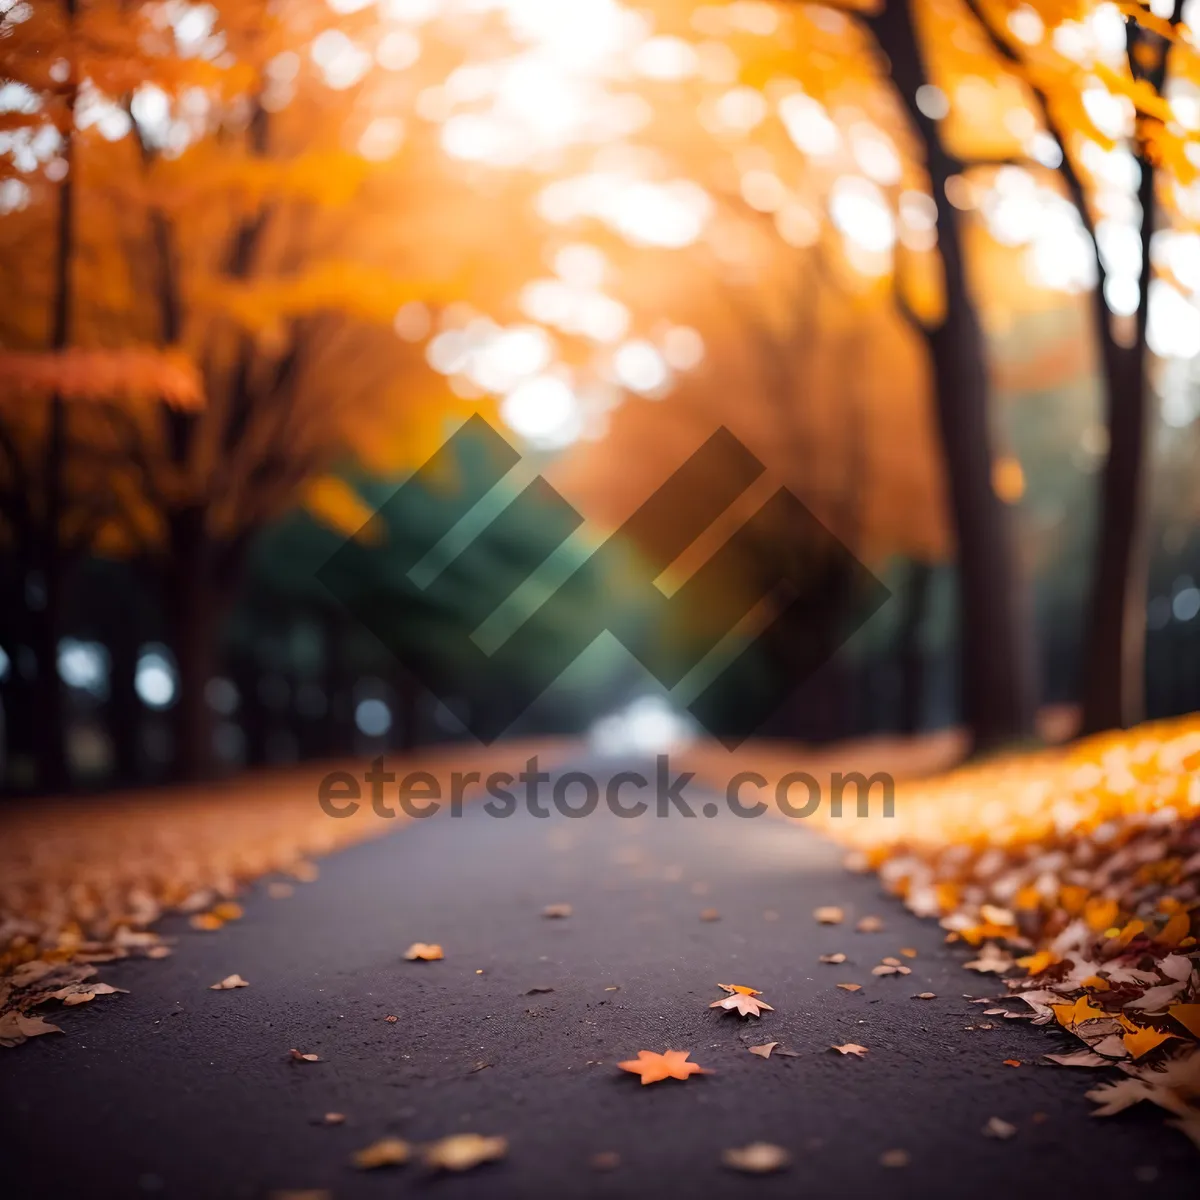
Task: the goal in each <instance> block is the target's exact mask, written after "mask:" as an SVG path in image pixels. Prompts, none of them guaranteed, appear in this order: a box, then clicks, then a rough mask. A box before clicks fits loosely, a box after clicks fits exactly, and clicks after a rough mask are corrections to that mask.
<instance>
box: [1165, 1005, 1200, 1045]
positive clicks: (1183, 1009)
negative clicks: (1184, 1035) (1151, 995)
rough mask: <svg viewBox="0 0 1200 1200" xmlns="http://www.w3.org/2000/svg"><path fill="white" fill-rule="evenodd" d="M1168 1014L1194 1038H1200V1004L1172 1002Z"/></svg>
mask: <svg viewBox="0 0 1200 1200" xmlns="http://www.w3.org/2000/svg"><path fill="white" fill-rule="evenodd" d="M1167 1015H1168V1016H1170V1017H1173V1018H1174V1019H1175V1020H1176V1021H1178V1022H1179V1024H1180V1025H1182V1026H1183V1027H1184V1029H1186V1030H1187V1031H1188V1033H1190V1034H1191V1035H1192V1037H1194V1038H1200V1004H1172V1005H1171V1007H1170V1008H1168V1009H1167Z"/></svg>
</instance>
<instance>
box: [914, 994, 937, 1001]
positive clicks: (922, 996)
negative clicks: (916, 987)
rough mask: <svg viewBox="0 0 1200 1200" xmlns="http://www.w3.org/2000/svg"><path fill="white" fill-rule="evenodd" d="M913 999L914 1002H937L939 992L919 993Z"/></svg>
mask: <svg viewBox="0 0 1200 1200" xmlns="http://www.w3.org/2000/svg"><path fill="white" fill-rule="evenodd" d="M913 999H914V1000H936V999H937V992H918V993H917V994H916V995H915V996H914V997H913Z"/></svg>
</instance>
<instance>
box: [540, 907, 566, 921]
mask: <svg viewBox="0 0 1200 1200" xmlns="http://www.w3.org/2000/svg"><path fill="white" fill-rule="evenodd" d="M573 911H574V910H573V909H572V908H571V906H570V905H569V904H547V905H546V907H545V908H543V909H542V916H543V917H550V918H552V919H553V918H558V919H561V918H563V917H569V916H570V915H571V913H572V912H573Z"/></svg>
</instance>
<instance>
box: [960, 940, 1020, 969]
mask: <svg viewBox="0 0 1200 1200" xmlns="http://www.w3.org/2000/svg"><path fill="white" fill-rule="evenodd" d="M963 966H964V967H966V969H967V970H968V971H978V972H979V974H981V975H1003V974H1004V973H1005V972H1006V971H1011V970H1012V968H1013V966H1014V962H1013V956H1012V955H1011V954H1009V953H1008V951H1006V950H1001V949H1000V947H999V946H997V945H996V943H995V942H984V944H983V949H982V950H980V952H979V957H978V958H976V959H973V960H972V961H971V962H969V963H963Z"/></svg>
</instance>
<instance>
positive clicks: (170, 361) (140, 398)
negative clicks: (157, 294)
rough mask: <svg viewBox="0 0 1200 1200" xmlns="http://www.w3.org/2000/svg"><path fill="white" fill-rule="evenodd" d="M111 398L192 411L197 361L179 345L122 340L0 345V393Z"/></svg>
mask: <svg viewBox="0 0 1200 1200" xmlns="http://www.w3.org/2000/svg"><path fill="white" fill-rule="evenodd" d="M52 395H57V396H59V397H61V398H62V399H64V400H72V401H93V402H97V403H103V404H112V403H120V402H124V403H132V404H145V403H162V404H166V405H167V406H168V407H170V408H177V409H181V410H184V411H194V410H196V409H199V408H201V407H203V404H204V386H203V384H202V383H201V380H200V374H199V372H198V371H197V370H196V364H195V363H194V362H193V361H192V360H191V358H190V357H189V356H188V355H187V354H185V353H184V352H183V351H181V350H158V349H154V348H152V347H141V346H127V347H124V348H122V349H120V350H102V349H83V348H80V347H76V346H71V347H68V348H67V349H65V350H57V351H36V350H26V351H21V350H4V351H0V397H4V398H5V399H8V400H25V399H28V398H30V397H31V396H37V397H40V398H42V399H48V398H49V397H50V396H52Z"/></svg>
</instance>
